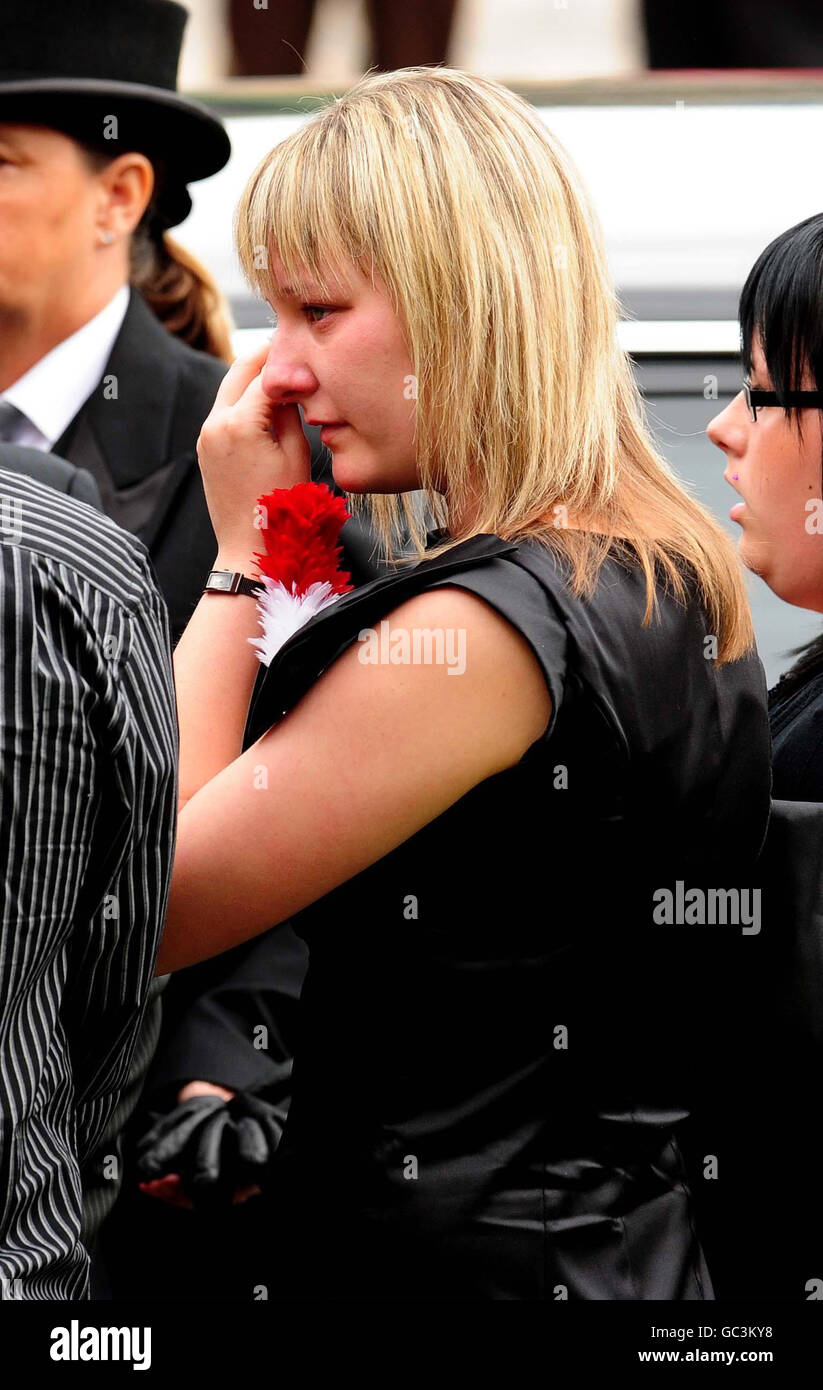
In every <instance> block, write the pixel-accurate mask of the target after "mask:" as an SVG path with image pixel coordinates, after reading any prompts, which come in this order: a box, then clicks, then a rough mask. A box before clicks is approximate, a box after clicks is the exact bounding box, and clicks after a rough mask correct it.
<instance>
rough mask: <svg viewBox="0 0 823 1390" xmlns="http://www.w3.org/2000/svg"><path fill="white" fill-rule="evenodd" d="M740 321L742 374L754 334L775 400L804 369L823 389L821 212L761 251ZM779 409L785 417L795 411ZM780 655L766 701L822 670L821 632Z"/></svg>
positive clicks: (798, 385) (797, 383) (797, 387)
mask: <svg viewBox="0 0 823 1390" xmlns="http://www.w3.org/2000/svg"><path fill="white" fill-rule="evenodd" d="M739 319H740V340H741V356H742V358H743V366H744V368H745V370H746V373H747V375H748V374H750V373H751V371H752V348H753V345H754V339H755V337H757V338H759V339H760V346H761V349H762V352H763V357H764V359H765V362H766V366H767V368H768V372H769V376H770V377H771V385H772V389H773V390H774V391H776V393H777V396H778V398H780V397H782V396H783V395H784V394H785V393H786V392H787V391H801V390H803V387H804V385H805V383H804V382H803V376H804V373H806V372H808V373H809V375H810V376H811V378H812V382H813V389H814V390H816V391H820V390H823V213H815V215H814V216H813V217H807V218H806V219H805V221H803V222H798V223H797V225H796V226H795V227H790V228H789V230H788V231H786V232H781V234H780V236H778V237H775V239H774V241H772V242H770V243H769V245H768V246H767V247H766V249H765V251H761V253H760V255H759V256H758V258H757V260H756V261H755V263H754V265H753V266H752V269H751V270H750V272H749V275H748V277H747V279H746V283H745V285H744V286H743V292H742V294H741V296H740V308H739ZM783 408H784V410H785V412H786V415H787V416H789V415H791V414H792V411H793V409H794V408H793V407H791V406H784V407H783ZM821 493H822V494H823V481H822V486H821ZM785 655H786V656H795V657H797V658H798V660H797V661H795V663H794V665H793V666H792V667H791V668H790V669H789V670H788V671H786V672H785V673H784V674H783V675H782V676H781V677H780V680H779V681H778V683H777V685H776V686H774V687H773V689H772V690H771V691H770V694H769V704H770V705H774V704H776V703H777V702H778V701H779V700H783V699H785V698H786V697H787V696H789V695H792V694H793V693H794V691H795V690H798V689H799V688H800V686H802V685H805V684H806V682H807V681H808V680H811V679H812V677H814V676H816V675H818V674H819V673H820V672H821V671H823V633H821V634H820V635H819V636H817V637H813V638H812V639H811V641H810V642H805V643H804V644H803V645H802V646H800V647H793V648H792V649H791V650H790V651H788V652H786V653H785Z"/></svg>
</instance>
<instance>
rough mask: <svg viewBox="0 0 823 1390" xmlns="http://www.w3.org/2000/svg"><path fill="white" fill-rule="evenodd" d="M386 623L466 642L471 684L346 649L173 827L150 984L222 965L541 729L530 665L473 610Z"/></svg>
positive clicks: (484, 612) (461, 600) (424, 602)
mask: <svg viewBox="0 0 823 1390" xmlns="http://www.w3.org/2000/svg"><path fill="white" fill-rule="evenodd" d="M216 601H217V602H224V601H225V603H226V604H231V603H233V602H235V600H233V599H231V598H227V599H225V600H222V599H218V600H216ZM236 601H237V602H239V603H242V604H244V605H246V604H247V606H248V607H249V608H253V604H252V602H251V600H248V601H246V600H236ZM387 616H388V618H389V621H390V624H391V627H392V629H396V628H403V627H405V628H408V629H410V630H411V629H415V628H417V629H425V628H438V627H443V628H445V627H452V628H455V629H458V630H459V629H463V630H465V633H466V661H465V670H464V671H463V672H462V674H459V675H450V674H449V667H448V666H447V665H443V664H440V665H438V664H435V663H432V664H430V665H425V664H408V665H391V664H386V665H377V664H374V665H371V664H364V663H363V662H362V661H361V660H360V653H361V652H362V651H363V650H364V648H363V645H362V644H361V643H358V642H355V643H353V644H352V645H351V646H350V647H348V648H347V649H346V651H345V652H344V653H343V654H342V655H341V656H340V657H339V658H338V659H337V661H335V662H334V663H333V664H332V666H330V667H329V669H328V670H327V671H326V672H324V674H323V675H322V676H321V677H320V679H319V680H318V681H317V682H316V683H315V684H314V685H313V686H312V687H311V689H310V690H309V691H308V692H307V693H306V695H305V696H304V697H303V698H302V699H301V700H300V701H299V702H298V704H297V705H296V706H295V707H294V709H292V710H291V711H290V712H289V713H288V714H287V715H286V716H285V718H284V719H283V720H281V722H280V723H279V724H278V725H277V726H276V727H275V728H273V729H271V730H269V732H268V733H267V734H265V735H264V736H263V737H262V738H261V739H259V740H258V741H257V743H255V744H254V745H253V747H251V748H249V749H247V751H246V752H245V753H243V754H242V756H240V757H237V758H235V759H234V760H233V761H232V762H230V763H229V765H228V766H226V767H224V768H223V770H222V771H220V772H218V773H217V774H216V775H215V776H213V777H212V778H211V780H209V781H208V782H206V784H205V785H203V786H201V787H200V789H199V790H197V791H195V792H194V794H193V795H192V796H191V798H190V800H189V801H188V802H187V804H185V806H184V807H183V810H182V811H181V814H180V818H179V825H178V836H177V852H176V857H175V864H174V875H173V881H172V889H171V897H170V902H169V910H168V915H167V918H166V925H165V934H164V938H163V942H162V945H161V949H160V955H159V958H158V965H157V973H158V974H165V973H166V972H167V971H169V970H177V969H180V968H181V967H183V966H186V965H191V964H193V963H194V962H196V961H199V960H204V959H206V958H207V957H209V956H212V955H216V954H218V953H220V952H221V951H225V950H228V949H229V948H230V947H232V946H236V945H238V944H239V943H240V942H242V941H245V940H248V939H249V938H250V937H253V936H256V935H258V934H259V933H261V932H264V931H266V930H268V928H270V927H272V926H274V925H276V924H277V923H279V922H282V921H284V920H285V919H286V918H288V917H290V916H292V915H293V914H294V913H295V912H298V911H300V910H301V909H302V908H304V907H307V906H308V905H309V904H310V903H312V902H315V901H316V900H317V899H318V898H320V897H323V896H324V895H325V894H326V893H329V892H330V891H331V890H332V889H333V888H336V887H338V886H339V885H340V884H342V883H345V882H346V881H347V880H348V879H350V878H353V877H354V876H355V875H356V874H358V873H360V872H362V870H363V869H365V868H367V867H368V866H369V865H370V864H373V863H375V862H376V861H377V860H378V859H380V858H382V857H383V856H384V855H386V854H388V853H389V852H390V851H391V850H393V849H395V848H396V847H397V846H398V845H400V844H402V843H403V842H404V841H405V840H407V839H409V838H410V836H412V835H414V834H415V833H416V832H417V831H418V830H420V829H421V828H422V827H423V826H424V825H427V824H428V823H429V822H430V821H432V820H434V819H435V817H437V816H438V815H441V814H442V813H443V812H444V811H445V810H447V809H448V807H449V806H451V805H453V804H454V803H455V802H456V801H458V800H459V799H460V798H461V797H462V796H464V795H465V794H466V792H468V791H469V790H470V789H471V788H472V787H473V786H476V785H477V784H478V783H479V782H482V781H484V780H485V779H486V778H487V777H490V776H492V775H493V774H494V773H497V772H501V771H503V770H504V769H505V768H507V767H511V766H513V765H514V764H515V763H517V762H518V761H519V760H520V758H521V757H522V756H523V754H524V753H525V752H526V750H527V749H528V748H529V747H530V745H531V744H532V743H533V742H534V741H535V740H536V739H537V738H539V737H540V735H541V733H542V732H543V731H544V730H545V728H546V727H547V725H548V722H549V718H550V714H551V701H550V698H549V693H548V689H547V687H546V683H545V680H544V678H543V674H542V671H541V669H540V665H539V663H538V661H537V658H536V657H535V655H534V653H533V651H532V649H531V647H530V646H529V644H528V642H527V641H526V640H525V638H524V637H522V636H521V635H520V634H519V633H518V632H517V631H516V630H515V629H514V628H513V627H512V626H511V625H510V624H509V623H508V622H506V620H505V619H504V618H502V617H501V616H500V615H499V614H498V613H497V612H496V611H495V610H494V609H493V608H492V607H491V606H490V605H488V604H486V603H485V602H484V601H483V600H482V599H479V598H477V597H475V596H474V595H473V594H469V593H467V592H466V591H465V590H461V589H458V588H455V587H441V588H438V589H437V590H434V591H430V592H428V593H423V594H420V595H418V596H416V597H415V598H412V599H410V600H408V601H407V602H406V603H404V604H402V605H400V606H399V607H398V608H397V609H395V610H394V611H393V612H392V613H390V614H389V615H387ZM216 621H217V620H215V622H216ZM239 622H240V620H239V619H238V623H239ZM225 650H226V652H228V646H227V647H226V649H225ZM221 659H222V657H221ZM226 659H228V656H226ZM195 664H197V663H195ZM192 670H193V667H192ZM205 670H206V667H205V666H204V667H203V671H204V672H205ZM190 696H191V698H192V699H194V698H195V691H194V690H193V689H192V690H191V691H190ZM244 698H245V699H246V700H247V694H246V695H245V696H244ZM211 708H212V716H211V717H212V718H213V717H214V708H215V707H214V705H212V706H211ZM238 708H239V705H238ZM236 713H237V711H236V710H235V711H234V714H233V716H232V717H236ZM236 727H237V726H236V725H235V732H236ZM214 734H215V737H216V739H217V740H218V742H219V740H220V738H221V737H222V736H221V735H220V734H219V733H218V731H217V730H216V729H215V730H214ZM232 737H234V734H233V735H232ZM220 746H221V747H223V746H224V745H223V744H222V743H220ZM190 765H191V766H193V764H192V763H191V759H190Z"/></svg>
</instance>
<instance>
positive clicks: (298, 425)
mask: <svg viewBox="0 0 823 1390" xmlns="http://www.w3.org/2000/svg"><path fill="white" fill-rule="evenodd" d="M232 416H233V418H234V419H244V420H249V421H250V422H254V423H256V424H258V425H259V426H260V428H261V429H263V430H265V431H266V433H267V434H270V435H271V437H272V438H273V439H274V441H275V443H282V444H284V445H285V444H288V443H297V442H299V441H300V440H301V439H304V440H305V439H306V437H305V434H304V433H303V422H302V420H301V419H300V411H299V410H298V408H297V406H296V405H294V404H292V403H291V402H288V403H281V404H278V403H277V402H276V401H273V400H272V398H271V396H269V395H267V394H266V392H265V391H264V390H263V377H262V375H259V376H256V377H255V378H254V380H253V381H250V382H249V385H248V386H247V388H246V390H245V391H244V393H243V396H242V398H241V399H240V400H239V401H237V403H236V405H235V406H234V407H233V408H232ZM306 447H307V450H308V440H306ZM309 452H310V451H309Z"/></svg>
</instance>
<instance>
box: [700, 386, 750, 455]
mask: <svg viewBox="0 0 823 1390" xmlns="http://www.w3.org/2000/svg"><path fill="white" fill-rule="evenodd" d="M742 405H743V392H742V391H740V392H739V393H738V395H736V396H735V398H734V400H733V401H730V402H729V404H728V405H727V406H726V409H725V410H721V412H720V414H719V415H715V417H714V419H713V420H710V421H709V423H708V425H707V426H706V434H707V435H708V436H709V439H710V440H711V441H712V444H716V445H717V447H718V449H722V450H723V453H724V454H742V453H743V450H744V449H745V447H746V434H747V432H746V428H745V424H744V423H742V421H741V406H742Z"/></svg>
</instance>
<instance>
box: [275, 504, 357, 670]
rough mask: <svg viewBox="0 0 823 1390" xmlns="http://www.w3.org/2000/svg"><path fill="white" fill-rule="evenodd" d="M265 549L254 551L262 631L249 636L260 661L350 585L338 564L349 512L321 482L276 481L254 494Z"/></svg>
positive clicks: (345, 591)
mask: <svg viewBox="0 0 823 1390" xmlns="http://www.w3.org/2000/svg"><path fill="white" fill-rule="evenodd" d="M257 506H258V515H259V516H260V517H261V519H262V521H263V523H264V524H263V525H262V526H261V534H262V536H263V541H264V544H265V547H266V549H265V553H264V554H260V553H255V556H254V558H255V560H256V561H257V562H258V565H257V568H258V572H259V575H260V578H261V579H262V581H263V592H262V593H261V595H260V597H259V599H258V600H257V611H258V613H259V617H260V626H261V628H262V630H263V635H262V637H250V638H249V641H250V642H251V644H252V646H253V647H254V648H255V650H256V652H257V655H258V657H259V658H260V660H261V661H262V662H263V665H264V666H268V665H269V664H270V663H271V660H272V658H273V657H274V656H275V654H276V653H277V652H278V651H279V650H280V648H281V647H282V646H283V643H284V642H287V641H288V639H289V638H290V637H291V636H292V635H293V634H294V633H295V632H297V630H298V629H299V628H301V627H302V626H303V624H304V623H307V622H308V621H309V619H310V618H313V617H314V616H315V614H317V613H320V612H321V611H322V609H324V608H328V606H329V604H332V603H334V602H335V600H336V599H338V598H340V596H341V594H346V593H348V592H349V591H350V590H351V589H353V588H354V585H353V584H350V583H349V580H350V578H351V575H350V573H348V572H347V571H346V570H341V569H340V567H339V566H340V557H341V553H342V551H341V546H340V541H339V537H340V532H341V530H342V528H343V526H344V525H345V523H346V522H347V521H348V520H349V516H350V513H349V512H348V511H347V510H346V504H345V502H344V501H343V498H342V497H335V495H334V493H333V492H332V491H331V488H328V487H326V485H325V484H324V483H297V484H296V485H295V486H294V487H278V488H275V489H274V491H273V492H268V493H264V494H263V496H262V497H260V498H258V502H257Z"/></svg>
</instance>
